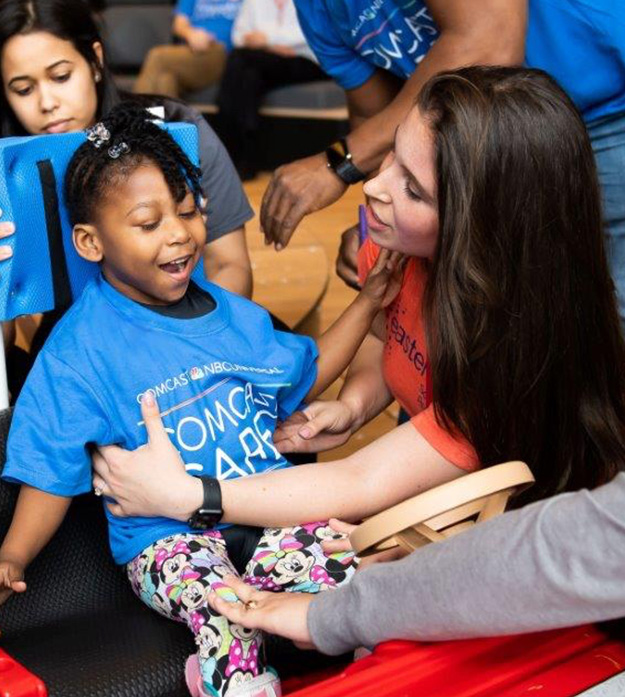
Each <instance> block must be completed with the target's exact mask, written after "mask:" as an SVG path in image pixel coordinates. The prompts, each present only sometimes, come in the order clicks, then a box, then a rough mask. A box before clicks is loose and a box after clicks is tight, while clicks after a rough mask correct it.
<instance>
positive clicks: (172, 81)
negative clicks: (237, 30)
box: [134, 0, 241, 97]
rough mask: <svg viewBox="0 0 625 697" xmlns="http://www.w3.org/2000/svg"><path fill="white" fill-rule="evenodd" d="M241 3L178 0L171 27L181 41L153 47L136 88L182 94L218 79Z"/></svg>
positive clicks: (222, 68) (213, 0) (166, 94)
mask: <svg viewBox="0 0 625 697" xmlns="http://www.w3.org/2000/svg"><path fill="white" fill-rule="evenodd" d="M240 4H241V0H178V3H177V5H176V9H175V11H174V21H173V23H172V27H171V30H172V34H173V35H174V37H175V38H177V39H179V40H180V41H181V43H179V44H174V45H168V46H155V47H154V48H153V49H151V50H150V52H149V53H148V55H147V56H146V58H145V60H144V62H143V66H142V67H141V72H140V73H139V77H138V78H137V81H136V83H135V85H134V91H135V92H137V93H142V94H162V95H164V96H166V97H180V95H182V94H184V93H186V92H195V91H197V90H200V89H202V88H203V87H207V86H208V85H213V84H215V83H217V82H219V80H220V79H221V76H222V74H223V71H224V66H225V64H226V56H227V54H228V51H229V50H230V48H231V47H232V41H231V38H230V34H231V31H232V23H233V22H234V19H235V17H236V16H237V12H238V11H239V7H240Z"/></svg>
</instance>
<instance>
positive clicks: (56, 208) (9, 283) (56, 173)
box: [0, 123, 198, 320]
mask: <svg viewBox="0 0 625 697" xmlns="http://www.w3.org/2000/svg"><path fill="white" fill-rule="evenodd" d="M164 128H166V129H167V130H168V131H169V132H170V133H171V135H172V136H173V138H174V139H175V140H176V142H177V143H178V144H179V145H180V147H181V148H182V149H183V150H184V151H185V152H186V154H187V156H188V157H189V158H190V159H191V161H192V162H194V163H196V164H197V163H198V134H197V129H196V127H195V126H193V125H191V124H178V123H176V124H166V125H165V126H164ZM85 139H86V137H85V134H84V132H79V133H68V134H62V135H44V136H29V137H25V138H2V139H0V209H1V210H2V216H1V217H0V220H2V221H13V222H14V223H15V226H16V233H15V234H14V235H12V236H11V237H9V238H7V239H6V241H4V240H3V241H2V243H3V244H4V243H6V244H8V245H10V246H11V247H12V248H13V256H12V257H11V259H9V260H7V261H5V262H2V263H1V264H0V319H1V320H7V319H13V318H14V317H17V316H19V315H26V314H34V313H37V312H47V311H48V310H52V309H54V308H55V307H56V308H59V307H67V306H68V305H69V304H70V303H71V302H72V301H73V300H75V299H76V298H77V297H78V295H79V294H80V292H81V291H82V289H83V288H84V287H85V285H86V284H87V282H88V281H89V280H90V279H91V278H93V277H94V276H95V275H96V274H97V273H98V265H97V264H93V263H91V262H88V261H85V260H84V259H82V258H81V257H79V256H78V254H77V253H76V251H75V249H74V246H73V244H72V234H71V233H72V230H71V226H70V224H69V219H68V215H67V211H66V209H65V205H64V202H63V181H64V178H65V172H66V170H67V166H68V164H69V161H70V160H71V158H72V155H73V154H74V152H75V150H76V149H77V148H78V147H79V146H80V145H81V144H82V143H83V142H84V141H85Z"/></svg>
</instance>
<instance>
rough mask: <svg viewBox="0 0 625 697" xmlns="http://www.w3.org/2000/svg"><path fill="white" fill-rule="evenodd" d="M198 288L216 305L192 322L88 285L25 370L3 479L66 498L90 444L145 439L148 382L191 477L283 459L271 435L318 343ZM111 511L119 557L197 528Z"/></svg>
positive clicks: (306, 379)
mask: <svg viewBox="0 0 625 697" xmlns="http://www.w3.org/2000/svg"><path fill="white" fill-rule="evenodd" d="M202 285H204V287H205V288H206V289H207V290H208V291H209V293H210V294H211V295H212V296H213V298H214V300H215V302H216V309H215V310H213V312H210V313H209V314H207V315H204V316H203V317H198V318H195V319H185V320H180V319H176V318H172V317H166V316H163V315H161V314H157V313H156V312H153V311H152V310H150V309H148V308H145V307H143V306H141V305H139V304H137V303H135V302H133V301H132V300H130V299H128V298H126V297H125V296H123V295H121V294H120V293H118V292H117V291H116V290H115V289H114V288H113V287H112V286H110V285H109V284H108V283H107V282H106V281H104V279H103V278H102V277H99V278H98V279H96V280H94V281H93V282H92V283H91V284H90V285H89V286H87V288H86V289H85V290H84V292H83V294H82V295H81V296H80V298H79V300H78V301H77V302H76V303H75V304H74V305H73V306H72V308H71V309H70V310H69V312H67V314H66V315H65V316H64V317H63V319H62V320H61V322H59V324H58V325H57V327H56V328H55V330H54V332H53V334H52V335H51V337H50V338H49V340H48V341H47V343H46V345H45V346H44V348H43V350H42V351H41V353H40V354H39V356H38V358H37V361H36V362H35V365H34V367H33V369H32V371H31V373H30V374H29V376H28V379H27V381H26V384H25V386H24V388H23V390H22V393H21V395H20V397H19V399H18V402H17V405H16V407H15V413H14V415H13V422H12V426H11V430H10V433H9V442H8V451H7V463H6V466H5V468H4V473H3V477H4V478H5V479H7V480H9V481H13V482H17V483H24V484H29V485H31V486H33V487H36V488H37V489H41V490H43V491H47V492H49V493H51V494H57V495H59V496H74V495H77V494H82V493H85V492H87V491H89V490H90V489H91V487H92V485H91V460H90V455H89V451H90V448H91V447H92V445H93V444H98V445H106V444H111V443H117V444H119V445H121V446H123V447H124V448H129V449H134V448H137V447H138V446H140V445H142V444H143V443H145V442H146V440H147V436H146V431H145V427H144V424H143V422H142V420H141V409H140V401H141V396H142V395H143V394H144V393H145V392H146V391H149V390H152V391H153V392H154V394H156V396H157V398H158V405H159V409H160V412H161V414H162V417H163V422H164V424H165V428H166V430H167V432H168V433H169V434H170V438H171V440H172V442H173V443H174V445H175V447H176V448H177V449H178V450H179V451H180V454H181V456H182V459H183V461H184V462H185V465H186V468H187V470H188V471H189V472H190V473H192V474H194V475H200V474H206V475H211V476H216V477H217V478H219V479H232V478H236V477H246V476H249V475H252V474H256V473H259V472H266V471H268V470H273V469H278V468H281V467H286V466H288V464H289V463H288V462H287V461H286V460H285V459H284V457H283V456H282V455H281V454H280V453H279V452H278V451H277V450H276V449H275V447H274V446H273V441H272V435H273V432H274V429H275V425H276V421H277V420H278V419H284V418H286V417H287V416H289V415H290V414H291V413H292V412H293V411H295V410H296V409H297V408H298V407H299V406H300V404H301V402H302V399H303V398H304V396H305V395H306V394H307V392H308V391H309V390H310V388H311V386H312V385H313V383H314V381H315V379H316V372H317V371H316V363H315V359H316V356H317V348H316V344H315V342H314V341H313V340H312V339H310V338H309V337H303V336H298V335H295V334H288V333H284V332H279V331H276V330H274V329H273V326H272V324H271V319H270V317H269V315H268V313H267V312H266V311H265V310H263V309H262V308H261V307H259V306H258V305H256V304H255V303H253V302H251V301H249V300H247V299H245V298H241V297H239V296H237V295H234V294H232V293H229V292H227V291H225V290H223V289H221V288H219V287H218V286H215V285H213V284H211V283H208V282H205V283H203V284H202ZM107 517H108V520H109V536H110V544H111V550H112V552H113V556H114V557H115V561H116V562H117V563H119V564H122V563H125V562H127V561H129V560H130V559H132V558H133V557H135V556H136V555H137V554H139V552H141V551H142V550H143V549H145V548H146V547H147V546H149V545H151V544H152V543H154V542H155V541H156V540H158V539H161V538H163V537H166V536H167V535H172V534H175V533H180V532H189V530H190V528H189V527H188V526H187V525H186V524H184V523H181V522H178V521H173V520H169V519H166V518H115V517H114V516H112V515H110V514H109V513H108V511H107Z"/></svg>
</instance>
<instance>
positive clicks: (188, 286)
mask: <svg viewBox="0 0 625 697" xmlns="http://www.w3.org/2000/svg"><path fill="white" fill-rule="evenodd" d="M149 118H150V115H149V114H147V112H145V111H144V110H142V109H139V110H137V109H129V108H127V107H120V108H117V109H114V110H113V112H111V115H110V116H109V117H108V118H105V119H103V121H102V122H100V123H98V124H97V125H96V126H94V127H93V128H92V129H90V130H89V132H88V141H87V142H86V143H84V144H83V145H82V146H81V147H80V148H79V149H78V150H77V152H76V154H75V155H74V157H73V159H72V161H71V163H70V165H69V168H68V172H67V175H66V183H65V195H66V204H67V209H68V213H69V217H70V220H71V222H72V224H73V226H74V228H73V239H74V245H75V247H76V249H77V251H78V253H79V254H80V255H81V256H83V257H84V258H85V259H87V260H89V261H93V262H97V263H100V265H101V271H102V275H101V276H100V277H99V278H98V279H97V280H96V281H94V282H92V283H91V284H90V285H89V286H88V287H87V288H86V289H85V291H84V292H83V294H82V295H81V297H80V298H79V300H78V301H77V302H76V303H75V304H74V305H73V307H72V308H71V309H70V310H69V311H68V312H67V314H66V316H65V317H64V318H63V320H62V321H61V322H60V323H59V325H58V326H57V328H56V329H55V331H54V333H53V334H52V335H51V337H50V339H49V340H48V342H47V343H46V345H45V347H44V348H43V350H42V351H41V353H40V355H39V357H38V359H37V361H36V363H35V365H34V367H33V370H32V372H31V374H30V375H29V377H28V379H27V382H26V385H25V387H24V390H23V392H22V395H21V396H20V399H19V400H18V405H17V407H16V410H15V415H14V421H13V425H12V428H11V433H10V445H9V446H8V452H9V454H8V458H7V464H6V466H5V469H4V476H5V477H6V478H8V479H10V480H12V481H15V482H19V483H21V484H23V485H24V486H23V487H22V490H21V492H20V497H19V501H18V504H17V508H16V512H15V516H14V520H13V523H12V525H11V529H10V531H9V533H8V534H7V537H6V539H5V540H4V543H3V545H2V548H1V549H0V579H1V582H2V587H3V589H4V591H5V592H4V596H5V597H6V595H7V594H8V591H10V590H17V591H20V590H24V585H23V582H22V581H21V579H22V577H23V570H24V568H25V567H26V566H27V565H28V563H29V562H30V561H31V560H32V559H33V558H34V557H35V556H36V554H37V553H38V552H39V550H40V549H41V548H42V547H43V546H44V545H45V544H46V543H47V541H48V540H49V538H50V537H51V536H52V535H53V534H54V532H55V531H56V529H57V528H58V526H59V524H60V523H61V521H62V519H63V517H64V515H65V512H66V510H67V507H68V505H69V501H70V497H71V496H74V495H76V494H79V493H82V492H85V491H88V490H89V489H90V488H91V463H90V457H89V450H90V448H91V447H92V446H93V445H102V444H108V443H121V444H123V445H124V446H125V447H136V446H138V445H139V443H141V442H142V440H144V439H145V436H144V422H143V421H142V420H141V419H140V414H139V404H140V402H141V401H142V400H146V399H151V400H152V401H153V398H154V395H155V394H157V395H158V396H159V399H160V401H161V405H162V406H163V408H164V409H165V411H164V416H166V420H167V424H168V429H169V430H170V432H171V434H172V438H173V439H174V440H175V442H176V446H177V447H178V448H179V450H180V452H181V453H183V456H184V459H185V460H186V462H187V468H188V470H189V471H190V472H192V473H193V475H194V476H200V477H201V478H202V480H201V481H202V482H203V484H202V486H203V487H205V493H206V498H205V501H204V502H203V504H202V506H199V507H198V508H199V510H198V511H197V512H195V513H194V514H193V515H191V516H189V519H188V520H187V521H185V522H184V523H179V522H177V521H174V520H168V519H165V518H157V519H155V518H150V519H146V518H135V519H133V520H122V519H119V518H115V517H114V516H109V525H110V543H111V548H112V551H113V555H114V557H115V560H116V561H117V562H118V563H119V564H125V565H127V570H128V575H129V578H130V580H131V583H132V586H133V588H134V590H135V591H136V593H137V595H139V596H140V597H141V598H142V599H143V600H144V601H145V602H146V603H147V604H148V605H150V606H151V607H154V608H155V609H156V610H157V611H158V612H160V613H162V614H164V615H166V616H167V617H171V618H173V619H176V620H179V621H184V622H186V623H187V624H188V625H189V627H190V628H191V629H192V631H193V633H194V634H195V636H196V638H197V643H198V647H199V651H198V656H199V664H198V660H197V658H196V657H195V656H194V657H193V659H192V660H191V661H190V664H189V668H188V677H189V686H190V689H191V691H192V694H194V695H207V694H211V695H225V694H228V695H267V696H268V697H273V696H274V695H276V694H278V693H279V681H278V680H277V678H276V676H275V675H274V674H273V673H271V672H267V670H266V666H265V665H264V661H263V657H262V655H261V654H260V653H259V650H260V642H261V636H260V635H259V634H258V633H256V632H252V633H246V632H244V631H243V630H242V629H241V628H240V627H236V626H233V627H230V626H229V625H228V623H227V622H226V621H224V620H223V618H221V617H220V616H218V615H216V613H214V612H212V611H211V610H210V608H209V607H208V605H207V602H206V596H207V594H208V592H209V590H210V589H211V588H212V589H213V590H217V591H218V592H219V591H220V589H222V588H223V584H222V583H221V579H222V577H223V576H224V575H225V574H230V573H233V572H235V566H234V563H236V562H234V560H231V558H230V554H229V552H230V551H232V549H234V548H235V547H237V548H240V547H244V548H246V549H247V553H246V552H245V549H244V550H243V551H241V552H240V553H239V559H238V562H239V563H238V567H239V569H241V571H243V569H245V577H246V578H247V579H248V580H250V581H251V582H254V583H256V584H257V585H258V586H259V587H264V588H272V589H276V590H282V589H285V590H290V589H299V590H305V591H307V592H316V591H318V590H320V589H321V588H330V587H335V586H337V585H339V584H340V583H343V582H345V581H347V580H348V579H349V578H350V576H351V575H352V573H353V570H354V560H353V555H351V554H342V555H335V556H329V557H326V556H325V555H324V554H323V552H322V550H321V546H320V541H321V540H322V539H323V538H324V536H326V535H327V534H331V533H328V531H327V526H326V524H325V523H313V524H308V525H304V526H295V527H290V528H288V529H275V528H274V529H262V528H260V529H253V530H248V531H245V530H242V529H234V530H230V531H229V530H224V531H223V532H221V531H219V530H210V531H209V532H205V531H206V529H207V528H208V527H210V526H211V525H212V524H214V523H215V522H216V521H217V520H218V518H219V511H218V509H219V499H218V496H217V498H215V495H216V494H218V490H216V488H215V487H216V481H217V479H227V478H231V477H246V476H249V475H252V474H256V473H258V472H263V471H267V470H274V469H280V468H282V467H286V466H287V465H288V462H287V461H286V460H285V459H284V457H283V456H282V455H281V454H280V453H279V452H278V451H277V450H276V449H275V448H274V446H273V444H272V440H271V436H272V433H273V430H274V428H275V423H276V419H277V418H280V419H284V418H286V417H287V416H288V415H289V414H290V413H291V412H292V411H293V410H295V409H296V408H297V407H298V405H299V404H300V403H301V401H302V400H303V399H305V398H306V399H311V398H313V397H314V395H316V394H318V393H319V391H320V390H323V389H325V387H326V386H327V385H328V384H330V383H331V382H332V381H333V380H334V379H335V378H336V377H337V376H338V375H339V374H340V372H341V371H342V370H343V369H344V367H345V366H346V365H347V363H348V362H349V360H350V359H351V358H352V357H353V354H354V353H355V351H356V349H357V347H358V345H359V344H360V342H361V341H362V339H363V338H364V336H365V334H366V331H367V329H368V326H369V325H370V323H371V321H372V319H373V317H374V316H375V314H376V313H377V312H378V310H379V309H380V307H383V306H384V305H385V304H386V303H387V302H389V301H390V300H391V299H392V297H393V295H394V293H396V292H397V290H398V287H399V275H398V274H395V277H394V276H393V274H392V271H393V269H394V268H395V265H394V262H395V259H391V258H390V255H388V256H387V257H386V258H385V259H383V260H381V262H380V264H378V266H377V268H376V269H375V271H374V272H373V273H372V275H371V277H370V280H369V281H368V282H367V284H366V286H365V289H364V290H363V292H362V293H361V294H360V296H359V297H358V299H357V300H356V301H355V302H354V303H353V304H352V305H351V306H350V308H348V310H347V311H346V312H345V313H344V314H343V316H342V317H341V319H340V320H339V322H338V323H336V324H335V325H334V327H332V328H331V329H330V330H329V331H328V332H327V333H326V334H325V335H324V336H323V337H322V338H321V339H320V340H319V343H318V347H317V346H316V345H315V343H314V342H313V341H312V339H309V338H308V337H300V336H296V335H293V334H286V333H283V332H278V331H275V330H274V329H273V327H272V323H271V319H270V317H269V315H268V314H267V313H266V312H265V311H264V310H262V308H260V307H258V306H257V305H255V304H253V303H251V302H250V301H248V300H247V299H245V298H241V297H239V296H237V295H234V294H231V293H229V292H228V291H226V290H223V289H221V288H220V287H219V286H216V285H213V284H210V283H207V284H206V286H205V287H200V286H198V285H196V284H194V283H193V282H191V281H190V275H191V271H192V269H193V267H194V266H195V264H196V262H197V261H198V259H199V258H200V256H201V254H202V250H203V247H204V243H205V237H206V230H205V226H204V222H203V220H202V216H201V213H200V210H199V207H198V204H199V200H200V196H201V186H200V174H201V173H200V171H199V170H198V169H196V168H195V167H194V166H193V165H192V164H191V163H190V162H189V160H188V159H187V157H186V156H185V155H184V153H183V152H182V151H181V150H180V148H179V147H178V146H177V145H176V144H175V142H174V141H173V139H172V138H171V137H170V136H169V135H168V134H167V133H166V132H165V131H164V130H162V129H161V128H159V127H158V126H157V125H155V124H154V123H152V122H151V121H150V120H149ZM216 478H217V479H216ZM198 481H199V480H198ZM198 530H199V531H200V532H198ZM239 687H240V688H241V690H240V691H238V690H237V689H236V688H239Z"/></svg>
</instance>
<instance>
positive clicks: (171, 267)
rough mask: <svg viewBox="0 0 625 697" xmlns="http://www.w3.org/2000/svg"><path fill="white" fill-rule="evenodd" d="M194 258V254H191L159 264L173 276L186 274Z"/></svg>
mask: <svg viewBox="0 0 625 697" xmlns="http://www.w3.org/2000/svg"><path fill="white" fill-rule="evenodd" d="M192 259H193V256H192V255H191V254H189V255H187V256H185V257H180V258H178V259H173V260H172V261H168V262H167V263H166V264H159V268H161V269H162V270H163V271H165V272H166V273H168V274H171V275H172V276H176V277H181V276H185V275H186V274H187V271H189V270H190V266H191V260H192Z"/></svg>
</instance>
